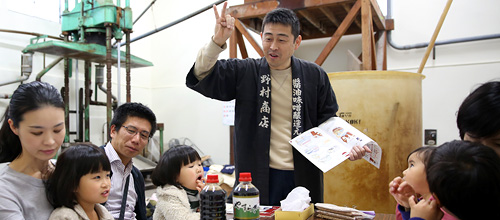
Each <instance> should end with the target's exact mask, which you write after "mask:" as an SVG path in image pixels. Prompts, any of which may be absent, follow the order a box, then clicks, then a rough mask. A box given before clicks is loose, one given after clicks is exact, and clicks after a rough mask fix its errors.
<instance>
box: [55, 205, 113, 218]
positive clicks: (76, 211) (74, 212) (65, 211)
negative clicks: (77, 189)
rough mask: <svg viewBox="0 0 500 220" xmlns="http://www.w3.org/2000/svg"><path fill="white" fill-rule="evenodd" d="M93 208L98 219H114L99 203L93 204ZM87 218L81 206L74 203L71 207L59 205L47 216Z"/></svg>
mask: <svg viewBox="0 0 500 220" xmlns="http://www.w3.org/2000/svg"><path fill="white" fill-rule="evenodd" d="M95 210H96V212H97V215H98V216H99V220H114V218H113V216H111V214H109V212H108V210H106V208H104V206H102V205H101V204H96V205H95ZM76 219H78V220H88V219H89V217H87V214H85V211H84V210H83V208H82V207H81V206H80V205H79V204H76V205H75V207H74V208H73V209H70V208H68V207H60V208H57V209H55V210H54V211H53V212H52V214H51V215H50V217H49V220H76Z"/></svg>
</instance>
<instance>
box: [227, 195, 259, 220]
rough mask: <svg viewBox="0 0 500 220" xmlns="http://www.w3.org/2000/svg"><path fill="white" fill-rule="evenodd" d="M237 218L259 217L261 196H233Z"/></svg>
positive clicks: (235, 216)
mask: <svg viewBox="0 0 500 220" xmlns="http://www.w3.org/2000/svg"><path fill="white" fill-rule="evenodd" d="M233 209H234V218H235V219H256V218H259V196H258V195H256V196H233Z"/></svg>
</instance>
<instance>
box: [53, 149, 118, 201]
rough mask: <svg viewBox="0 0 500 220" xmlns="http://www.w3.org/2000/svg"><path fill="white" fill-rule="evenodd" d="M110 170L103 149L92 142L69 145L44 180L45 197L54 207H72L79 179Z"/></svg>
mask: <svg viewBox="0 0 500 220" xmlns="http://www.w3.org/2000/svg"><path fill="white" fill-rule="evenodd" d="M102 170H103V171H110V172H111V165H110V163H109V160H108V157H107V156H106V154H105V153H104V150H103V149H101V148H99V147H97V146H95V145H93V144H79V145H75V146H72V147H69V148H68V149H66V150H65V151H64V152H62V153H61V155H60V156H59V157H58V158H57V162H56V169H55V170H54V172H53V173H52V174H51V175H50V176H49V178H48V179H47V181H46V182H45V185H46V188H47V191H46V192H47V199H48V200H49V202H50V204H52V206H53V207H54V208H58V207H61V206H65V207H68V208H73V207H74V206H75V204H76V194H75V190H77V189H78V185H79V184H80V179H81V178H82V176H85V175H87V174H89V173H97V172H100V171H102Z"/></svg>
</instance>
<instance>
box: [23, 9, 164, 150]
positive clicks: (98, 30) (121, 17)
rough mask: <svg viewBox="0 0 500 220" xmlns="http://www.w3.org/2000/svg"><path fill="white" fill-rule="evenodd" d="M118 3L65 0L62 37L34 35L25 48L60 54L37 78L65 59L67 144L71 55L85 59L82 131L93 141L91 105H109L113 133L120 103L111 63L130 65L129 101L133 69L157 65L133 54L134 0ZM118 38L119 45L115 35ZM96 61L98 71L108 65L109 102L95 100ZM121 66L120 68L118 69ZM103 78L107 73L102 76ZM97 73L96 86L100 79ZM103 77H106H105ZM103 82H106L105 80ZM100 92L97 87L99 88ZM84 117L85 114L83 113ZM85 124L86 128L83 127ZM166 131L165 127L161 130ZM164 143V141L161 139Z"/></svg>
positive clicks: (127, 97)
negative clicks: (114, 91)
mask: <svg viewBox="0 0 500 220" xmlns="http://www.w3.org/2000/svg"><path fill="white" fill-rule="evenodd" d="M116 2H117V5H114V3H113V0H75V4H74V5H75V7H74V8H73V9H72V10H71V11H69V10H68V5H69V4H68V0H66V1H65V10H64V12H63V14H62V38H61V40H47V36H39V37H36V38H33V39H32V40H31V43H30V44H29V45H28V46H27V47H26V48H25V49H24V50H23V53H24V54H33V53H34V52H40V53H45V54H52V55H56V56H60V57H61V58H59V59H56V61H54V63H52V64H50V65H49V66H48V67H47V68H46V69H45V70H43V71H42V72H41V73H40V74H41V75H40V74H39V76H37V80H40V78H41V77H42V75H43V74H45V73H46V72H47V71H49V70H50V69H51V68H52V67H53V66H55V64H57V63H58V62H59V61H61V60H64V76H65V77H64V89H63V91H62V94H63V97H64V102H65V103H66V128H67V129H66V139H65V144H66V146H68V145H69V134H70V133H69V113H70V110H69V103H68V99H69V89H68V88H69V87H68V86H69V77H70V76H71V75H70V74H71V72H72V62H71V59H78V60H84V61H85V65H84V71H85V86H84V87H85V88H84V90H85V92H84V95H83V94H82V93H83V92H82V91H81V90H80V94H81V95H80V97H83V96H84V97H85V98H84V101H83V100H82V103H84V104H82V106H80V107H79V109H80V110H81V111H80V112H84V115H85V117H84V121H85V122H84V123H80V128H77V129H80V131H83V130H84V132H80V134H82V133H84V134H85V137H83V136H82V135H80V136H81V138H80V139H77V140H79V141H81V142H89V127H90V126H89V106H90V105H91V104H93V105H105V106H106V110H107V111H106V112H107V117H106V118H107V127H108V134H109V125H110V123H111V116H112V107H113V106H116V100H115V101H114V102H112V94H111V67H112V66H113V65H114V66H120V67H125V68H126V101H127V102H130V69H131V68H139V67H148V66H153V64H152V63H151V62H149V61H147V60H144V59H141V58H139V57H136V56H133V55H131V54H130V33H131V32H132V26H133V21H132V10H131V8H130V1H129V0H126V1H125V7H124V8H122V7H121V6H120V2H121V0H117V1H116ZM123 37H125V43H124V44H125V47H126V50H125V52H123V51H121V50H120V47H121V41H122V39H123ZM113 38H114V39H115V45H117V46H116V47H114V46H113V44H112V39H113ZM92 63H97V65H96V73H98V72H101V74H102V72H103V67H104V65H105V67H106V89H103V88H102V89H103V90H105V91H106V98H107V99H106V103H101V102H97V96H96V99H95V100H93V101H92V100H91V90H90V84H91V82H90V79H91V72H92ZM119 71H120V68H118V72H119ZM101 78H103V77H101ZM98 80H99V79H98V77H96V90H97V81H98ZM101 80H103V79H101ZM101 84H102V83H101ZM96 94H97V91H96ZM80 118H81V117H80ZM83 124H85V128H84V129H83ZM160 132H162V131H160ZM160 144H161V145H163V143H160Z"/></svg>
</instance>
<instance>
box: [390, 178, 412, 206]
mask: <svg viewBox="0 0 500 220" xmlns="http://www.w3.org/2000/svg"><path fill="white" fill-rule="evenodd" d="M389 193H391V195H392V197H394V199H395V200H396V202H397V203H398V204H399V205H401V206H403V207H406V208H410V204H409V202H408V200H409V199H410V197H411V196H414V195H415V191H414V190H413V188H412V187H411V186H410V185H409V184H408V183H407V182H406V181H404V180H403V178H401V177H399V176H398V177H396V178H394V179H393V180H392V181H391V182H390V183H389Z"/></svg>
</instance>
